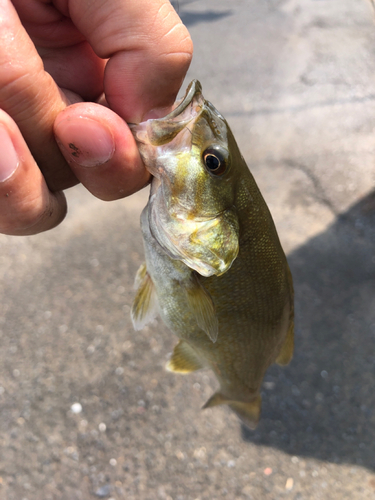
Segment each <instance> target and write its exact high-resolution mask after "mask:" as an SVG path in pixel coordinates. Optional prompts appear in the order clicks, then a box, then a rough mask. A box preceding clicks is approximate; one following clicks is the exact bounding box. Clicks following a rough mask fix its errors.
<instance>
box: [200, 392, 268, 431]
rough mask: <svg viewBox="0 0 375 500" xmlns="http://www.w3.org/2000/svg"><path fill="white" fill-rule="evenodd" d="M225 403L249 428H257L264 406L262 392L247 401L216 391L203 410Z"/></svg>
mask: <svg viewBox="0 0 375 500" xmlns="http://www.w3.org/2000/svg"><path fill="white" fill-rule="evenodd" d="M224 404H226V405H228V406H229V408H231V410H233V411H234V413H235V414H236V415H237V416H238V417H239V418H240V420H241V422H242V423H244V424H245V425H246V426H247V427H248V428H249V429H251V430H254V429H255V428H256V426H257V424H258V421H259V417H260V411H261V407H262V397H261V396H260V394H257V395H256V396H255V398H254V399H253V400H252V401H250V402H248V403H245V402H243V401H233V400H231V399H229V398H226V397H225V396H223V394H221V393H220V392H216V393H215V394H214V395H213V396H211V397H210V399H209V400H208V401H207V403H206V404H205V405H204V406H203V408H202V410H204V409H206V408H212V407H213V406H218V405H224Z"/></svg>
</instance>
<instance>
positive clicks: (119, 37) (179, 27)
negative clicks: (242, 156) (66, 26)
mask: <svg viewBox="0 0 375 500" xmlns="http://www.w3.org/2000/svg"><path fill="white" fill-rule="evenodd" d="M56 5H57V6H58V8H59V9H60V10H61V11H62V12H64V11H66V12H69V14H70V16H71V19H72V20H73V22H74V24H75V25H76V26H77V28H78V29H79V30H80V32H81V33H82V34H83V35H84V36H85V38H86V39H87V40H88V41H89V43H90V44H91V46H92V48H93V49H94V51H95V52H96V54H97V55H98V56H99V57H102V58H105V59H106V58H109V61H108V63H107V66H106V70H105V77H104V91H105V94H106V99H107V102H108V103H109V105H110V107H111V108H112V109H113V110H114V111H116V112H117V113H118V114H119V115H120V116H122V118H124V119H125V120H126V121H128V122H139V121H141V120H142V118H143V117H144V115H145V114H146V113H147V112H148V111H150V110H152V109H154V108H159V107H167V106H170V105H172V104H173V102H174V100H175V98H176V95H177V93H178V91H179V89H180V87H181V84H182V82H183V79H184V77H185V74H186V71H187V69H188V67H189V65H190V62H191V58H192V53H193V44H192V41H191V38H190V35H189V32H188V30H187V28H186V27H185V26H184V25H183V24H182V22H181V20H180V18H179V17H178V15H177V13H176V11H175V10H174V9H173V7H172V5H171V4H170V2H169V1H168V0H152V1H150V0H127V1H125V2H124V1H123V0H111V1H108V0H107V1H106V2H103V1H102V0H90V1H89V0H74V1H73V0H60V1H58V2H56Z"/></svg>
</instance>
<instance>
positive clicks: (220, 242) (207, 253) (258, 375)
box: [131, 80, 294, 429]
mask: <svg viewBox="0 0 375 500" xmlns="http://www.w3.org/2000/svg"><path fill="white" fill-rule="evenodd" d="M132 131H133V134H134V137H135V139H136V141H137V144H138V147H139V151H140V154H141V156H142V159H143V161H144V163H145V165H146V168H147V169H148V170H149V171H150V173H151V174H152V175H153V180H152V183H151V192H150V198H149V201H148V204H147V206H146V207H145V209H144V210H143V212H142V215H141V228H142V234H143V239H144V247H145V256H146V263H145V264H143V265H142V266H141V267H140V269H139V270H138V273H137V276H136V288H137V292H136V297H135V300H134V303H133V306H132V311H131V314H132V320H133V324H134V327H135V329H141V328H143V326H144V325H145V324H146V323H147V322H149V321H150V320H151V319H153V318H154V317H155V316H156V315H157V314H160V316H161V317H162V319H163V321H164V322H165V324H166V325H167V326H168V327H169V329H170V330H172V332H173V333H175V334H176V335H177V336H178V337H179V338H180V341H179V342H178V344H177V345H176V347H175V349H174V352H173V355H172V357H171V359H170V361H169V363H168V365H167V369H169V370H171V371H174V372H180V373H188V372H191V371H194V370H199V369H201V368H210V369H211V370H212V371H213V372H214V374H215V375H216V378H217V380H218V381H219V384H220V389H219V390H218V392H216V393H215V394H214V395H213V396H212V397H211V398H210V399H209V400H208V401H207V403H206V404H205V405H204V407H203V408H209V407H212V406H216V405H221V404H226V405H228V406H229V407H230V408H231V409H232V410H234V412H235V413H236V414H237V415H238V416H239V417H240V419H241V420H242V422H243V423H244V424H246V425H247V426H248V427H249V428H251V429H253V428H255V426H256V424H257V422H258V420H259V415H260V409H261V396H260V387H261V384H262V380H263V377H264V374H265V372H266V370H267V368H268V367H269V366H270V365H271V364H272V363H274V362H276V363H278V364H280V365H285V364H288V363H289V361H290V359H291V358H292V354H293V343H294V340H293V336H294V330H293V284H292V276H291V273H290V270H289V267H288V263H287V261H286V257H285V254H284V252H283V250H282V248H281V245H280V241H279V238H278V236H277V232H276V229H275V226H274V223H273V220H272V217H271V214H270V212H269V210H268V207H267V205H266V203H265V201H264V199H263V197H262V195H261V193H260V191H259V189H258V187H257V185H256V183H255V180H254V178H253V176H252V175H251V173H250V171H249V169H248V167H247V165H246V163H245V161H244V159H243V157H242V155H241V153H240V151H239V149H238V146H237V144H236V141H235V139H234V137H233V134H232V132H231V130H230V128H229V126H228V124H227V122H226V120H225V119H224V117H223V116H222V115H221V114H220V113H219V112H218V111H217V110H216V109H215V108H214V106H213V105H212V104H211V103H210V102H208V101H206V100H205V99H204V97H203V95H202V88H201V85H200V83H199V82H198V81H197V80H194V81H193V82H191V84H190V85H189V87H188V89H187V92H186V95H185V97H184V98H183V99H182V101H181V102H180V103H179V104H178V105H177V107H175V109H174V110H173V111H172V112H171V113H169V114H168V115H167V116H165V117H164V118H160V119H150V120H148V121H145V122H142V123H140V124H138V125H133V126H132Z"/></svg>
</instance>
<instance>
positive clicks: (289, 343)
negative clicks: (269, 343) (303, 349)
mask: <svg viewBox="0 0 375 500" xmlns="http://www.w3.org/2000/svg"><path fill="white" fill-rule="evenodd" d="M293 351H294V322H293V320H292V321H291V323H290V326H289V330H288V333H287V335H286V338H285V341H284V344H283V345H282V347H281V351H280V352H279V355H278V356H277V358H276V363H277V364H278V365H280V366H286V365H288V364H289V363H290V361H291V359H292V357H293Z"/></svg>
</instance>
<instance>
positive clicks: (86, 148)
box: [55, 103, 150, 201]
mask: <svg viewBox="0 0 375 500" xmlns="http://www.w3.org/2000/svg"><path fill="white" fill-rule="evenodd" d="M55 135H56V139H57V142H58V144H59V145H60V148H61V151H62V153H63V154H64V156H65V158H66V160H67V161H68V163H69V165H70V168H71V169H72V170H73V172H74V173H75V175H76V177H77V178H78V179H79V180H80V182H81V183H82V184H83V185H84V186H85V187H86V188H87V189H88V190H89V191H90V192H91V193H92V194H94V195H95V196H97V197H98V198H101V199H102V200H107V201H109V200H114V199H118V198H123V197H124V196H128V195H130V194H132V193H134V192H135V191H138V190H139V189H141V188H142V187H144V186H145V185H146V184H147V182H148V181H149V178H150V174H149V173H148V172H147V171H146V169H145V167H144V166H143V163H142V160H141V158H140V155H139V151H138V148H137V145H136V143H135V140H134V137H133V134H132V133H131V131H130V129H129V127H128V126H127V124H126V123H125V122H124V121H123V120H122V119H121V118H120V117H119V116H118V115H117V114H115V113H114V112H113V111H111V110H110V109H108V108H106V107H104V106H101V105H99V104H92V103H78V104H74V105H72V106H69V107H68V108H66V109H65V110H64V111H63V112H62V113H60V115H59V116H58V117H57V118H56V121H55Z"/></svg>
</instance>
